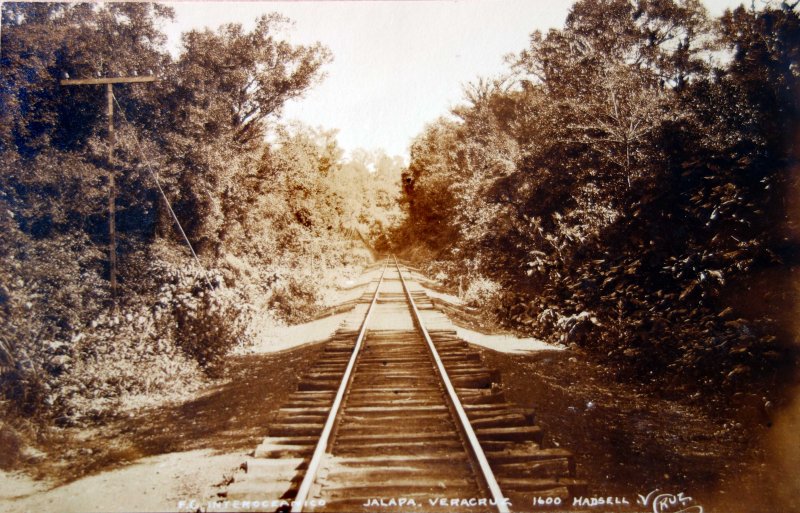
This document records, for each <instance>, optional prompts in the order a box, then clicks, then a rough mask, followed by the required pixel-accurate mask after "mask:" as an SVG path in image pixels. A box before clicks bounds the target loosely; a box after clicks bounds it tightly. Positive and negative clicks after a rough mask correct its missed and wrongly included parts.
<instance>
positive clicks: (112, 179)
mask: <svg viewBox="0 0 800 513" xmlns="http://www.w3.org/2000/svg"><path fill="white" fill-rule="evenodd" d="M155 80H156V77H153V76H147V77H113V78H112V77H105V78H79V79H64V80H62V81H61V85H67V86H69V85H103V84H105V86H106V100H107V103H108V167H109V169H108V263H109V282H110V285H111V303H112V306H113V308H114V309H115V310H116V308H117V219H116V216H117V189H116V188H117V185H116V174H115V173H116V168H115V166H114V84H131V83H141V82H155Z"/></svg>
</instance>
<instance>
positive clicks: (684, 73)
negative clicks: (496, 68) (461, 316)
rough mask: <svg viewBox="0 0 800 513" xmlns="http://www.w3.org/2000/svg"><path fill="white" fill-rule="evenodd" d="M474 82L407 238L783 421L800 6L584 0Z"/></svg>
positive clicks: (470, 284)
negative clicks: (779, 406)
mask: <svg viewBox="0 0 800 513" xmlns="http://www.w3.org/2000/svg"><path fill="white" fill-rule="evenodd" d="M508 62H509V67H508V70H507V73H506V74H505V75H504V76H502V77H500V78H497V79H489V80H487V79H481V80H479V81H477V82H476V83H473V84H470V85H468V86H467V87H466V88H465V97H466V98H465V99H466V103H465V104H464V105H462V106H459V107H457V108H455V109H454V110H453V111H452V113H451V114H452V115H451V116H449V117H444V118H441V119H440V120H438V121H436V122H434V123H432V124H431V125H429V126H428V127H427V128H426V130H425V131H424V132H423V133H422V134H420V135H419V136H418V137H417V138H416V140H415V142H414V143H413V145H412V148H411V162H410V165H409V167H408V170H407V172H406V173H405V175H404V184H403V185H404V202H405V206H406V208H407V210H408V214H409V216H408V218H407V223H406V225H405V226H404V228H403V229H402V230H400V231H398V232H397V234H396V238H395V240H396V241H397V244H398V246H413V250H412V253H411V254H409V255H408V256H409V257H410V258H416V259H417V260H419V261H420V262H424V261H429V262H430V263H429V264H428V271H429V272H430V273H431V274H433V275H435V276H437V277H439V278H441V279H443V280H444V281H446V282H448V283H449V284H450V285H451V286H452V287H453V288H458V289H459V290H460V291H461V293H462V294H463V295H465V296H468V297H472V298H473V299H472V301H473V304H480V305H482V306H484V307H488V308H489V309H491V310H492V311H493V312H494V314H495V315H496V317H497V318H498V319H499V320H500V321H501V322H502V323H504V324H506V325H508V326H511V327H513V328H515V329H518V330H520V331H522V332H525V333H528V334H533V335H535V336H538V337H540V338H542V339H544V340H549V341H556V342H562V343H565V344H568V345H572V346H573V347H580V348H583V349H584V350H586V351H589V352H590V353H591V354H592V355H594V357H595V358H597V359H598V360H599V361H600V362H602V363H604V364H605V365H606V366H607V367H608V368H609V369H611V371H612V372H613V373H614V374H615V375H616V376H617V377H619V378H621V379H624V380H627V381H628V382H630V383H636V384H640V385H642V386H643V387H644V388H646V389H649V390H650V391H651V392H655V393H658V394H661V395H662V396H667V397H671V398H677V399H687V400H691V401H695V402H697V403H702V404H705V405H716V406H724V407H733V408H740V407H743V406H744V407H747V408H751V409H755V410H758V411H759V412H760V418H762V419H764V420H763V421H764V422H769V417H770V412H771V410H772V409H773V408H774V407H775V406H776V403H777V402H779V401H780V400H781V395H782V392H783V391H784V390H785V389H786V387H785V386H784V385H786V383H787V382H788V381H790V380H791V379H792V371H793V370H794V368H795V365H796V354H797V349H798V346H797V324H796V317H797V316H796V313H797V310H796V308H797V304H798V293H799V292H800V291H799V290H798V286H797V283H798V279H797V278H798V271H797V264H798V261H797V259H798V255H800V251H798V249H800V226H798V215H797V214H798V201H799V200H800V197H798V190H800V182H798V176H797V170H798V156H800V154H798V148H797V144H798V139H797V137H796V134H797V133H798V129H800V123H798V121H800V100H799V99H800V82H799V81H798V79H800V17H799V16H798V12H797V6H796V4H793V5H789V4H788V3H782V4H775V3H773V4H768V5H765V6H762V7H760V8H758V9H748V8H744V7H740V8H737V9H735V10H733V11H728V12H726V13H725V14H724V15H723V16H721V17H720V18H719V19H711V18H710V17H709V16H708V14H707V13H706V11H705V9H704V8H703V6H702V5H701V4H700V3H699V2H694V1H645V0H603V1H601V2H596V1H579V2H577V3H576V4H575V5H574V6H573V7H572V9H571V11H570V14H569V16H568V18H567V21H566V24H565V25H564V27H563V28H561V29H553V30H550V31H549V32H548V33H546V34H542V33H539V32H535V33H533V34H532V35H531V38H530V45H529V46H528V48H526V49H524V50H523V51H521V52H520V53H518V54H516V55H513V56H511V57H510V58H509V61H508Z"/></svg>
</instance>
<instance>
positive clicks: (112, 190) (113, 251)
mask: <svg viewBox="0 0 800 513" xmlns="http://www.w3.org/2000/svg"><path fill="white" fill-rule="evenodd" d="M106 97H107V99H108V262H109V281H110V282H111V302H112V304H113V305H114V308H116V307H117V187H116V185H117V184H116V176H115V174H116V169H115V166H114V142H115V141H114V85H113V84H111V83H108V84H106Z"/></svg>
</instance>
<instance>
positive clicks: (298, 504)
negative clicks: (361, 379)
mask: <svg viewBox="0 0 800 513" xmlns="http://www.w3.org/2000/svg"><path fill="white" fill-rule="evenodd" d="M388 267H389V262H386V264H384V266H383V271H381V277H380V279H379V280H378V286H377V287H375V294H374V295H373V296H372V302H371V303H370V304H369V308H368V309H367V314H366V315H365V316H364V321H363V322H362V323H361V329H360V330H359V333H358V338H357V339H356V345H355V347H354V348H353V352H352V354H351V355H350V360H349V361H348V362H347V368H346V369H345V371H344V376H343V377H342V382H341V383H340V384H339V389H338V390H337V391H336V396H335V398H334V399H333V405H332V406H331V411H330V413H328V419H327V420H326V421H325V426H324V427H323V428H322V434H321V435H320V437H319V441H318V442H317V446H316V448H315V449H314V453H313V455H312V456H311V461H309V463H308V468H307V469H306V474H305V476H303V482H302V483H300V488H299V489H298V490H297V496H296V497H295V498H294V501H293V503H292V509H291V511H292V513H300V512H302V511H303V504H305V502H306V499H307V498H308V493H309V492H310V491H311V486H313V484H314V481H315V479H316V474H317V469H318V468H319V465H320V463H321V462H322V458H323V457H324V456H325V453H326V452H327V451H328V442H329V441H330V437H331V433H332V432H333V428H334V426H335V425H336V417H338V415H339V408H340V407H341V406H342V400H343V399H344V394H345V392H346V391H347V387H348V386H349V384H350V377H351V375H352V374H353V368H354V367H355V364H356V359H357V358H358V353H359V351H360V350H361V346H362V345H363V342H364V335H365V334H366V333H367V323H368V322H369V318H370V317H371V316H372V312H373V311H374V309H375V304H376V303H377V302H378V292H379V291H380V289H381V284H382V283H383V277H384V276H385V275H386V269H387V268H388Z"/></svg>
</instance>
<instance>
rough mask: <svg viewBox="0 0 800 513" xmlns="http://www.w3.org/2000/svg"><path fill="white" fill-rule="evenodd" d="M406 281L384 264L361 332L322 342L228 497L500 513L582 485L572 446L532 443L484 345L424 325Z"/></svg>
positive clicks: (421, 306) (419, 293)
mask: <svg viewBox="0 0 800 513" xmlns="http://www.w3.org/2000/svg"><path fill="white" fill-rule="evenodd" d="M414 285H416V284H415V283H414V281H413V279H412V274H411V272H410V270H409V268H407V267H404V266H401V265H400V264H399V263H398V262H397V261H396V260H394V261H393V262H391V263H390V262H389V261H387V262H385V263H384V264H383V266H382V270H381V272H380V278H379V279H378V280H377V284H376V286H375V289H374V291H373V292H372V293H370V292H365V293H364V296H362V301H363V302H364V303H366V302H367V301H369V302H368V305H367V306H366V311H365V313H364V317H363V320H362V321H361V325H360V326H359V327H358V330H357V331H356V330H352V329H347V328H341V329H340V330H339V331H338V332H337V333H336V334H335V335H334V337H333V338H332V339H331V340H330V341H329V342H328V343H327V345H326V347H325V349H324V351H323V352H322V354H321V356H320V357H319V359H318V360H317V361H316V363H315V364H314V365H313V367H312V368H311V370H310V371H309V372H308V373H307V374H306V375H305V376H304V378H303V379H302V381H301V383H300V385H299V387H298V390H297V391H296V392H295V393H294V394H293V395H292V396H291V397H290V399H289V401H288V402H287V403H286V404H284V406H283V407H282V408H281V409H280V410H279V412H278V416H277V419H276V421H275V422H274V423H273V424H272V425H271V426H270V429H269V434H270V436H269V437H267V438H266V439H265V440H264V442H263V443H262V444H261V445H260V446H259V447H258V448H257V449H256V452H255V454H254V456H255V459H253V460H251V462H250V463H249V465H247V467H246V470H247V474H246V475H245V476H243V478H241V479H237V481H236V482H234V483H233V484H232V485H230V486H229V487H228V490H227V492H226V493H225V498H226V500H228V501H231V500H239V501H247V500H257V499H259V498H263V497H265V496H266V495H267V494H270V493H276V494H278V495H279V496H280V498H281V499H282V500H284V501H287V502H288V503H290V504H291V506H290V507H291V511H293V512H299V511H375V510H378V509H379V510H381V511H409V510H413V511H441V512H445V511H446V512H450V511H475V512H482V511H498V512H501V513H502V512H507V511H513V510H518V509H530V506H531V505H532V503H531V501H532V500H533V498H537V499H539V500H546V501H548V502H550V503H553V502H556V501H557V502H566V501H567V500H568V499H569V498H570V497H571V496H573V495H575V494H580V493H582V492H583V489H584V484H583V483H582V482H580V481H578V480H576V479H575V478H574V472H575V469H574V461H573V457H572V455H571V454H570V453H569V452H568V451H566V450H563V449H543V448H542V446H541V443H542V432H541V429H540V428H539V427H538V426H536V425H534V416H533V413H532V412H531V411H527V410H524V409H522V408H519V407H516V406H515V405H513V404H510V403H509V402H507V401H506V399H505V397H504V395H503V393H502V391H501V390H500V389H499V387H498V386H497V381H498V375H497V372H495V371H493V370H491V369H487V368H485V367H484V365H483V363H482V361H481V357H480V353H479V352H478V351H477V350H475V349H473V348H471V347H470V346H469V345H468V344H467V343H466V342H464V341H462V340H460V339H458V337H457V336H456V333H455V330H453V329H433V328H431V329H430V330H429V329H428V328H427V327H426V324H427V323H426V317H425V315H423V312H424V311H426V310H431V311H432V310H433V304H432V301H431V299H430V298H429V297H428V296H427V294H426V293H425V291H424V290H423V289H421V288H420V287H419V286H417V287H416V289H415V288H414V287H413V286H414ZM433 324H435V323H433ZM281 472H282V473H283V475H284V476H285V478H284V482H283V484H281V483H280V482H276V476H279V475H281ZM287 482H288V483H289V485H288V489H283V488H286V487H287V485H286V483H287ZM283 504H284V505H285V504H286V503H283ZM284 507H285V506H284Z"/></svg>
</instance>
